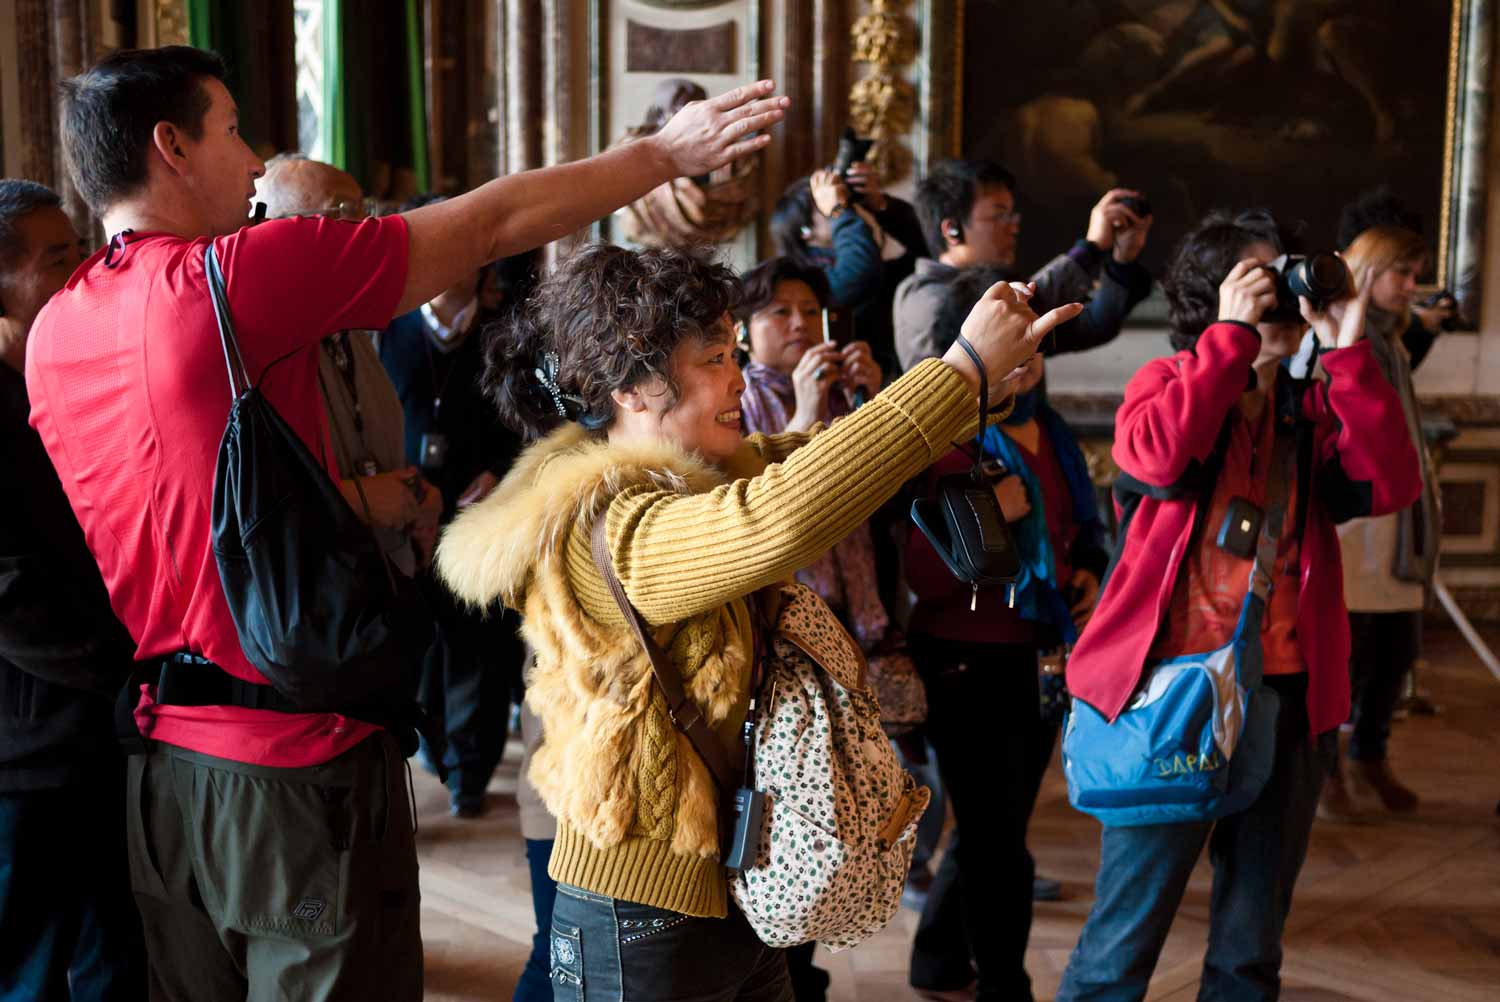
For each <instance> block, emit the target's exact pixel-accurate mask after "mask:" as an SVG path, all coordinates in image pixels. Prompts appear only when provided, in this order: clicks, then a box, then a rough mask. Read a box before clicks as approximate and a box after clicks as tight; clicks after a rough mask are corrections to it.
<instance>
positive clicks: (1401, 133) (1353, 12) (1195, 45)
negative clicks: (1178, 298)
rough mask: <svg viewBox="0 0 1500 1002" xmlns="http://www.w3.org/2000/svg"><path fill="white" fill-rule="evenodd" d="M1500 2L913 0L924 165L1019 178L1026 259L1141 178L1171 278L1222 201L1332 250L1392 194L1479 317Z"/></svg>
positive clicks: (1055, 245)
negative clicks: (1268, 216)
mask: <svg viewBox="0 0 1500 1002" xmlns="http://www.w3.org/2000/svg"><path fill="white" fill-rule="evenodd" d="M1496 3H1497V0H967V2H965V0H918V3H917V4H916V10H915V14H916V17H917V21H918V26H919V32H920V35H921V62H920V77H921V81H922V84H923V88H922V89H923V93H922V112H923V114H922V116H921V117H922V123H923V127H922V128H921V131H920V134H919V136H918V137H917V138H918V142H917V147H918V149H917V154H918V160H919V170H920V169H921V166H922V165H924V164H927V163H931V162H933V161H934V160H936V159H939V158H941V157H944V156H955V155H959V154H960V153H962V155H965V156H972V157H990V158H993V159H995V160H998V161H1000V162H1001V163H1003V164H1005V165H1006V166H1007V167H1008V168H1009V169H1010V170H1011V171H1013V172H1014V173H1015V174H1016V176H1017V178H1018V191H1017V201H1018V204H1019V207H1020V208H1021V210H1022V211H1023V213H1024V217H1025V223H1024V229H1023V231H1022V237H1021V240H1022V255H1023V263H1028V262H1030V261H1033V260H1035V261H1037V262H1040V261H1042V260H1044V259H1045V258H1046V257H1049V256H1051V255H1052V254H1055V253H1058V252H1059V251H1061V250H1064V249H1066V248H1067V247H1068V246H1069V245H1070V244H1071V242H1072V241H1073V240H1074V239H1076V238H1077V237H1078V236H1079V235H1080V234H1081V233H1082V232H1083V229H1084V225H1085V223H1086V220H1087V218H1088V210H1089V207H1090V206H1092V205H1093V203H1094V202H1095V201H1096V200H1097V199H1098V198H1099V196H1100V195H1101V194H1102V193H1103V192H1105V191H1106V190H1108V189H1109V188H1111V187H1115V186H1124V187H1134V188H1140V189H1142V190H1143V191H1144V192H1145V193H1146V194H1147V196H1148V197H1149V199H1150V201H1151V203H1152V206H1153V211H1154V213H1155V216H1156V226H1155V229H1154V230H1153V234H1152V245H1151V246H1150V248H1149V249H1148V252H1147V258H1146V263H1147V265H1148V266H1149V267H1151V268H1152V269H1153V270H1155V271H1158V272H1159V271H1160V270H1161V268H1162V267H1163V266H1164V264H1165V262H1166V260H1167V257H1168V255H1169V254H1170V252H1171V249H1172V247H1173V246H1174V245H1175V243H1176V241H1177V239H1178V238H1179V237H1180V236H1181V235H1182V234H1183V233H1185V232H1186V231H1187V230H1188V229H1189V228H1190V227H1191V226H1192V225H1193V224H1194V223H1195V222H1196V221H1197V220H1198V219H1200V218H1201V217H1202V216H1203V215H1204V214H1205V213H1206V212H1208V211H1209V210H1211V209H1215V208H1221V207H1222V208H1245V207H1251V206H1266V207H1269V208H1271V209H1272V210H1274V211H1275V212H1276V214H1277V215H1278V217H1280V218H1282V219H1283V220H1286V221H1292V222H1297V223H1300V224H1301V226H1302V229H1303V236H1304V239H1305V241H1306V242H1307V243H1308V245H1309V249H1313V248H1320V247H1332V246H1334V244H1335V240H1336V236H1337V229H1338V218H1339V213H1340V210H1341V209H1342V207H1343V206H1344V205H1345V204H1346V203H1347V202H1349V201H1351V200H1353V199H1354V198H1355V197H1356V196H1358V195H1359V194H1360V193H1362V192H1365V191H1368V190H1370V189H1373V188H1375V187H1376V186H1379V185H1387V186H1389V187H1390V188H1391V190H1392V191H1393V192H1394V193H1395V194H1396V195H1397V197H1398V198H1400V199H1401V201H1402V202H1403V203H1404V204H1405V205H1406V206H1407V207H1408V208H1410V209H1411V210H1413V211H1415V212H1416V213H1417V214H1419V215H1420V216H1421V218H1422V220H1423V230H1424V235H1425V236H1426V237H1427V239H1428V241H1429V244H1430V245H1431V246H1432V248H1433V251H1434V253H1433V260H1432V266H1431V268H1430V270H1429V274H1428V276H1427V277H1426V282H1427V284H1429V285H1432V286H1434V287H1441V288H1446V289H1450V290H1452V291H1453V292H1454V293H1455V294H1456V296H1457V298H1458V300H1459V304H1460V312H1461V315H1462V317H1463V318H1464V319H1465V320H1467V321H1469V323H1468V324H1467V325H1466V326H1472V325H1473V323H1474V322H1475V321H1476V320H1477V317H1478V311H1479V300H1480V292H1481V289H1480V284H1481V281H1480V280H1481V268H1480V264H1481V256H1482V250H1483V236H1484V216H1485V211H1486V203H1485V191H1484V171H1485V149H1486V143H1487V142H1488V141H1490V136H1489V133H1490V131H1491V126H1490V123H1489V110H1490V104H1491V100H1492V95H1491V87H1492V80H1493V62H1492V61H1493V56H1494V44H1495V30H1496V16H1495V7H1496Z"/></svg>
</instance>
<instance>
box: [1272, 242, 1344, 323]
mask: <svg viewBox="0 0 1500 1002" xmlns="http://www.w3.org/2000/svg"><path fill="white" fill-rule="evenodd" d="M1265 267H1266V270H1267V271H1269V272H1271V274H1273V275H1275V276H1276V308H1275V309H1274V310H1271V311H1270V312H1268V313H1267V314H1266V319H1267V320H1271V321H1276V320H1284V321H1290V320H1301V319H1302V309H1301V307H1300V305H1299V304H1298V302H1297V300H1298V298H1299V297H1301V296H1306V297H1307V300H1308V302H1310V303H1312V306H1313V309H1315V310H1325V309H1327V308H1328V304H1329V303H1332V302H1334V301H1335V300H1338V299H1342V298H1343V297H1344V296H1346V295H1348V293H1349V269H1348V268H1347V267H1346V266H1345V265H1344V260H1343V258H1341V257H1339V256H1338V255H1337V254H1333V253H1330V252H1328V251H1320V252H1318V253H1316V254H1305V255H1304V254H1283V255H1281V256H1280V257H1279V258H1277V259H1276V260H1274V261H1272V262H1271V263H1270V264H1268V265H1266V266H1265Z"/></svg>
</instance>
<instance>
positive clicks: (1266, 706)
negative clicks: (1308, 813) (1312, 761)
mask: <svg viewBox="0 0 1500 1002" xmlns="http://www.w3.org/2000/svg"><path fill="white" fill-rule="evenodd" d="M1295 448H1296V447H1295V439H1294V437H1293V436H1292V435H1291V434H1289V433H1285V432H1283V431H1282V430H1281V429H1279V428H1278V430H1277V435H1276V438H1275V446H1274V448H1273V453H1272V458H1271V470H1270V482H1269V483H1268V484H1267V491H1266V500H1267V502H1268V504H1267V507H1266V512H1265V516H1264V518H1263V519H1262V524H1261V531H1260V534H1259V540H1258V542H1257V544H1256V550H1255V561H1254V563H1253V564H1252V565H1251V568H1250V581H1249V587H1248V589H1247V591H1246V594H1245V603H1244V605H1243V606H1242V607H1241V609H1240V618H1239V623H1238V624H1237V625H1236V627H1235V631H1234V636H1233V637H1231V638H1230V641H1229V643H1227V644H1225V645H1224V646H1223V647H1220V648H1219V649H1218V650H1214V651H1208V652H1207V653H1203V654H1184V655H1181V656H1179V657H1175V658H1168V659H1166V660H1164V661H1160V662H1157V663H1156V664H1155V665H1152V666H1150V667H1149V668H1148V669H1147V671H1146V674H1145V680H1144V682H1143V684H1142V685H1141V687H1140V689H1139V690H1137V692H1136V694H1135V696H1134V698H1133V699H1131V701H1130V703H1129V704H1128V705H1127V706H1126V707H1125V709H1124V710H1123V711H1122V712H1121V713H1120V715H1119V716H1118V717H1117V718H1115V721H1114V723H1110V722H1109V721H1108V720H1106V719H1105V717H1104V715H1103V714H1101V713H1100V712H1099V711H1098V710H1096V709H1094V708H1093V707H1092V706H1089V705H1088V704H1087V703H1085V702H1083V701H1082V700H1077V699H1075V700H1074V701H1073V710H1072V712H1071V713H1070V714H1069V715H1068V719H1067V722H1066V723H1065V724H1064V725H1063V749H1062V755H1063V771H1064V773H1065V775H1066V776H1067V780H1068V802H1069V803H1071V804H1072V805H1073V806H1074V807H1076V808H1077V809H1078V810H1080V811H1083V812H1084V813H1085V814H1091V815H1093V816H1094V817H1096V818H1098V819H1099V820H1100V821H1102V822H1103V823H1104V824H1106V825H1110V826H1113V827H1117V828H1126V827H1132V826H1136V825H1160V824H1177V823H1182V822H1194V821H1212V820H1214V819H1216V818H1221V817H1223V816H1225V815H1226V814H1233V813H1234V812H1236V811H1240V810H1244V809H1245V808H1246V807H1249V806H1250V804H1251V803H1252V802H1253V801H1254V800H1255V798H1256V797H1258V796H1259V795H1260V791H1261V790H1262V788H1264V787H1265V785H1266V780H1267V779H1268V778H1270V775H1271V768H1272V765H1273V764H1274V760H1275V750H1276V714H1277V711H1278V708H1279V699H1278V697H1277V695H1276V693H1275V692H1274V691H1273V690H1271V689H1268V688H1266V687H1265V686H1263V685H1262V684H1261V678H1262V652H1261V639H1260V627H1261V620H1262V618H1263V617H1264V615H1265V609H1266V602H1267V601H1268V599H1269V597H1270V594H1271V588H1272V585H1273V582H1272V580H1271V568H1272V567H1273V566H1274V565H1275V562H1276V551H1277V547H1278V545H1279V543H1280V540H1281V527H1282V524H1283V522H1284V521H1285V516H1286V508H1287V495H1288V486H1289V484H1290V482H1291V476H1292V472H1291V466H1292V462H1293V458H1294V453H1295ZM1234 528H1235V527H1234V526H1228V525H1226V526H1225V531H1231V530H1233V529H1234ZM1223 535H1224V534H1223V533H1221V534H1220V537H1219V538H1220V543H1221V545H1222V540H1223Z"/></svg>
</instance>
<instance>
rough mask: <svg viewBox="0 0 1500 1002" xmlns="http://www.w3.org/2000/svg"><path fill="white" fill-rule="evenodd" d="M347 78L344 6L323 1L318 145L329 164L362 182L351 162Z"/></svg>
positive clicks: (335, 0) (338, 1) (336, 0)
mask: <svg viewBox="0 0 1500 1002" xmlns="http://www.w3.org/2000/svg"><path fill="white" fill-rule="evenodd" d="M346 76H347V74H346V72H345V67H344V3H343V0H323V120H322V121H321V122H319V123H318V131H319V133H320V134H319V136H318V139H319V145H320V146H322V147H323V156H324V158H325V159H326V160H327V161H328V162H329V163H331V164H333V165H334V166H335V167H340V168H343V169H344V170H346V171H348V172H349V173H351V174H353V175H354V176H355V177H356V178H361V179H363V177H364V175H363V173H362V172H361V171H358V170H355V168H354V166H352V165H351V163H350V146H349V128H348V124H349V116H348V109H347V108H346V107H345V93H346V87H345V78H346Z"/></svg>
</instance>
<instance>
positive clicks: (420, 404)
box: [380, 310, 521, 521]
mask: <svg viewBox="0 0 1500 1002" xmlns="http://www.w3.org/2000/svg"><path fill="white" fill-rule="evenodd" d="M490 319H492V318H490V317H487V316H485V315H483V314H481V315H480V316H479V317H477V318H476V319H475V321H474V329H473V330H471V331H470V332H469V334H468V336H467V337H465V338H464V341H463V343H462V344H460V345H459V346H458V347H457V348H455V349H453V350H452V351H451V352H447V353H443V352H440V351H438V350H437V349H436V348H434V347H433V346H432V345H431V344H430V343H429V340H428V338H429V335H428V333H427V324H426V321H424V320H423V319H422V312H421V310H412V311H411V312H410V313H406V314H404V315H402V316H399V317H397V318H396V319H395V320H392V321H391V325H390V326H389V327H387V328H386V329H385V331H384V332H383V333H382V334H381V335H380V362H381V364H382V365H384V366H385V371H386V373H387V374H389V375H390V377H391V382H392V383H393V384H395V387H396V392H397V394H399V395H400V397H401V409H402V411H403V412H404V413H405V415H406V461H407V462H408V463H410V464H411V465H412V466H421V465H422V436H423V435H426V434H429V433H433V432H437V433H441V434H443V435H445V436H447V439H448V455H447V460H446V462H444V464H443V466H442V468H441V469H435V470H434V469H424V470H423V471H422V472H423V474H424V475H425V476H426V477H427V478H428V479H429V480H431V481H432V483H433V484H435V485H436V486H437V488H438V490H439V491H441V492H442V495H443V518H444V520H445V521H446V520H447V519H449V518H452V517H453V513H454V506H455V504H456V502H457V501H458V498H459V496H460V495H462V494H463V492H464V490H465V489H467V488H468V486H469V484H470V483H472V482H473V480H474V478H475V477H477V476H479V474H481V473H484V472H485V471H489V472H490V473H493V474H495V475H496V476H497V477H503V476H504V475H505V471H506V470H508V469H509V468H510V464H511V462H512V461H513V460H514V459H515V457H516V454H517V453H519V452H520V450H521V441H520V438H519V437H517V435H516V434H515V433H514V432H512V431H511V430H510V429H508V428H507V427H505V425H503V424H501V423H500V416H499V415H498V414H497V413H496V412H495V407H494V405H493V404H491V403H490V402H489V400H488V399H487V398H486V397H485V395H484V391H483V390H482V389H481V388H480V385H479V380H480V377H481V376H482V375H483V374H484V326H485V324H486V323H487V322H488V321H489V320H490ZM440 392H441V396H442V406H441V408H438V407H435V406H434V405H435V403H436V401H437V398H438V395H439V393H440Z"/></svg>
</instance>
